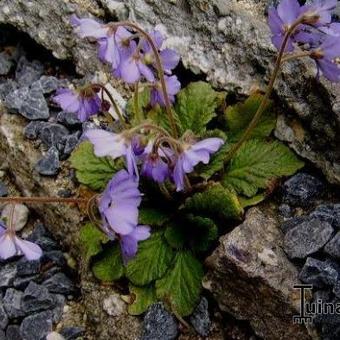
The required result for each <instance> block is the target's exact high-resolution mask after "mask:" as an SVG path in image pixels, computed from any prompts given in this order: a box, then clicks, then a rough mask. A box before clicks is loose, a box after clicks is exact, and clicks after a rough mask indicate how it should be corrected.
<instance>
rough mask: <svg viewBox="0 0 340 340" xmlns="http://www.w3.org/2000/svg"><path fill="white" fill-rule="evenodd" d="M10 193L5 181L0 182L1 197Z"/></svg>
mask: <svg viewBox="0 0 340 340" xmlns="http://www.w3.org/2000/svg"><path fill="white" fill-rule="evenodd" d="M7 195H8V189H7V186H6V185H5V183H3V182H0V197H6V196H7Z"/></svg>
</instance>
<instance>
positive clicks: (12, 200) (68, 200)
mask: <svg viewBox="0 0 340 340" xmlns="http://www.w3.org/2000/svg"><path fill="white" fill-rule="evenodd" d="M87 202H88V199H84V198H73V197H70V198H64V197H20V196H12V197H0V203H14V204H15V203H75V204H77V203H87Z"/></svg>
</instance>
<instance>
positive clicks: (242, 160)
mask: <svg viewBox="0 0 340 340" xmlns="http://www.w3.org/2000/svg"><path fill="white" fill-rule="evenodd" d="M303 165H304V164H303V162H301V161H300V160H299V159H298V158H297V157H296V156H295V154H294V153H293V152H292V151H291V150H290V149H289V148H288V147H286V146H285V145H283V144H282V143H280V142H277V141H275V142H265V141H260V140H256V139H253V140H249V141H247V142H245V143H244V144H243V145H242V146H241V148H240V149H239V150H238V152H237V154H236V155H235V156H234V157H233V158H232V160H231V161H230V164H229V167H228V170H227V172H226V174H225V175H224V178H223V181H222V183H223V185H225V186H229V187H232V188H234V189H235V190H236V191H237V192H238V193H240V194H243V195H245V196H247V197H252V196H254V195H256V193H257V191H258V190H259V189H266V188H267V187H268V186H269V185H270V183H271V182H272V181H273V180H275V179H277V178H278V177H281V176H289V175H292V174H294V173H295V172H296V171H297V170H299V169H301V168H302V167H303Z"/></svg>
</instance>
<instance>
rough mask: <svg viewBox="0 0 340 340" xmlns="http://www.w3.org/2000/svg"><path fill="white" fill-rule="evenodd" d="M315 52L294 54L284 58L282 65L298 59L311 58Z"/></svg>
mask: <svg viewBox="0 0 340 340" xmlns="http://www.w3.org/2000/svg"><path fill="white" fill-rule="evenodd" d="M312 53H313V51H301V52H298V53H294V54H289V55H287V56H284V57H283V58H282V61H281V63H282V64H283V63H285V62H286V61H290V60H294V59H298V58H304V57H310V56H311V55H312Z"/></svg>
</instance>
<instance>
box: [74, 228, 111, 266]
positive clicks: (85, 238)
mask: <svg viewBox="0 0 340 340" xmlns="http://www.w3.org/2000/svg"><path fill="white" fill-rule="evenodd" d="M108 241H109V239H108V237H107V236H106V235H105V234H104V233H103V232H102V231H100V230H99V229H98V228H97V227H96V226H95V225H93V224H92V223H87V224H85V225H84V226H83V227H82V228H81V229H80V232H79V242H80V247H81V248H82V249H83V250H84V253H85V259H86V261H88V260H89V259H90V258H91V257H92V256H95V255H97V254H98V253H100V252H101V251H102V250H103V248H102V244H103V243H107V242H108Z"/></svg>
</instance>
